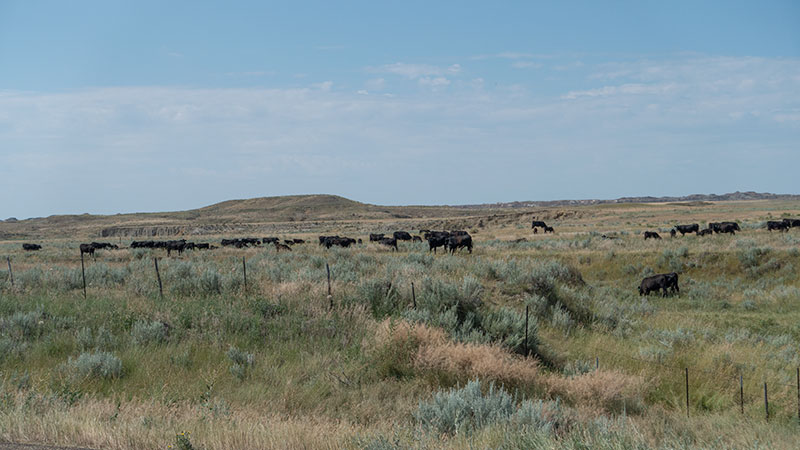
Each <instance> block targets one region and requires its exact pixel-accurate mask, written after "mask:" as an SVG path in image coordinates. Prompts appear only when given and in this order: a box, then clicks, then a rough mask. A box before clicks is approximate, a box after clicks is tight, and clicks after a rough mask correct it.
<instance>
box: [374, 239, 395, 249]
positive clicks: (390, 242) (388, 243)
mask: <svg viewBox="0 0 800 450" xmlns="http://www.w3.org/2000/svg"><path fill="white" fill-rule="evenodd" d="M378 243H379V244H381V245H386V246H388V247H392V249H393V250H394V251H398V248H397V239H395V238H390V237H385V238H381V240H379V241H378Z"/></svg>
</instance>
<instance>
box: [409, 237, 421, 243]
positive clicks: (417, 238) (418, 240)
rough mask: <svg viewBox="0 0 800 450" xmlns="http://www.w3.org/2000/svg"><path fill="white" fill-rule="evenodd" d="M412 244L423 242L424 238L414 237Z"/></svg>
mask: <svg viewBox="0 0 800 450" xmlns="http://www.w3.org/2000/svg"><path fill="white" fill-rule="evenodd" d="M411 242H422V238H421V237H419V236H414V237H413V238H411Z"/></svg>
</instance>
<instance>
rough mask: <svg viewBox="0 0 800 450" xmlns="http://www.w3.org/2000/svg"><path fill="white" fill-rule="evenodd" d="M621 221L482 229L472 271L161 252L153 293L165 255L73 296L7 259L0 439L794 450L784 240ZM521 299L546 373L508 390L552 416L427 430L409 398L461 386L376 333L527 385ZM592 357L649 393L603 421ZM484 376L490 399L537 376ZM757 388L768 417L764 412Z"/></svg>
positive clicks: (412, 258)
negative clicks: (644, 233)
mask: <svg viewBox="0 0 800 450" xmlns="http://www.w3.org/2000/svg"><path fill="white" fill-rule="evenodd" d="M703 208H706V207H705V206H703ZM654 209H656V208H646V210H645V211H643V212H639V213H638V214H639V215H638V216H637V212H636V208H627V209H626V211H628V212H626V214H629V215H630V217H625V218H624V219H622V220H623V222H625V221H631V222H633V223H639V222H641V220H643V216H645V215H646V216H648V217H647V218H646V219H645V220H647V221H652V222H662V220H661V219H660V216H658V211H654ZM678 209H682V210H687V209H694V208H685V207H683V208H678ZM698 209H699V208H698ZM600 210H601V211H603V213H604V214H605V212H606V211H609V208H608V207H607V206H604V207H603V208H601V209H600ZM654 214H655V216H654V217H649V216H653V215H654ZM686 214H689V213H688V212H687V213H686ZM687 219H689V218H687ZM663 222H668V220H666V219H664V220H663ZM578 225H580V223H577V224H572V226H574V227H578ZM616 227H617V228H616V231H617V235H618V236H620V239H616V240H606V239H602V238H601V237H600V236H599V234H601V233H592V232H589V231H588V230H589V229H591V227H587V231H585V232H574V233H564V234H556V235H554V236H547V237H540V236H537V237H536V238H535V239H531V240H529V241H527V242H521V243H512V242H510V241H511V240H512V239H510V238H506V237H505V236H508V234H509V233H511V234H514V233H516V234H517V235H520V236H528V237H530V235H529V232H530V231H529V230H527V229H518V228H515V227H514V226H513V225H509V226H508V227H505V228H503V227H498V228H496V229H493V230H490V231H491V234H492V235H495V236H504V237H503V238H493V239H487V240H481V239H480V238H477V239H476V241H477V245H476V247H475V250H474V253H473V254H472V255H468V254H466V253H464V254H456V255H436V256H434V255H432V254H429V253H428V252H427V249H426V247H425V246H424V245H420V244H416V245H413V244H406V245H402V244H401V251H400V252H398V253H393V252H389V251H387V250H385V249H383V248H380V247H378V246H371V245H365V246H361V247H357V248H353V249H332V250H330V251H328V250H324V249H322V248H320V247H318V246H317V245H315V244H307V245H302V246H296V247H295V249H294V251H293V252H291V253H276V252H275V251H274V249H272V248H270V247H268V248H265V249H245V250H232V249H219V250H216V251H213V252H196V253H192V252H187V253H186V254H185V255H184V256H183V257H181V258H172V259H166V258H163V259H161V261H160V264H159V265H160V269H161V278H162V281H163V283H164V298H161V297H160V296H159V293H158V287H157V282H156V279H155V272H154V268H153V264H152V257H153V256H161V257H163V255H161V254H159V253H158V252H151V251H136V252H132V251H129V250H118V251H110V252H99V254H98V258H97V261H96V262H95V261H93V260H87V261H86V264H87V267H86V273H87V281H88V296H87V298H86V299H84V298H83V291H82V284H81V283H80V278H79V277H80V262H79V261H76V260H75V258H74V257H71V256H70V255H71V254H72V250H71V249H72V248H73V247H75V246H76V243H69V242H60V243H58V244H54V245H49V246H46V248H45V249H44V250H43V251H42V252H41V253H38V254H23V253H22V252H21V251H19V250H17V249H16V244H12V243H5V244H0V250H2V251H5V252H8V253H10V254H11V255H12V262H13V264H14V265H15V273H14V278H15V287H14V288H11V286H10V283H9V279H8V274H7V270H0V286H1V287H0V429H3V430H12V431H6V432H0V440H29V439H44V440H60V441H62V442H60V443H63V444H74V445H87V446H96V447H103V448H152V447H154V446H166V445H167V444H169V443H175V439H176V438H175V436H176V434H177V433H180V432H181V431H183V430H189V431H191V432H192V434H191V443H192V445H193V446H195V448H226V446H225V443H226V442H234V441H236V439H244V440H243V441H241V442H246V443H247V444H244V443H243V444H242V445H245V446H246V445H250V446H256V447H258V446H261V447H274V448H280V447H281V445H280V442H278V441H276V440H275V439H276V438H275V436H276V435H275V434H272V435H271V434H270V432H269V431H268V430H269V429H270V428H263V427H262V428H260V427H258V426H253V427H251V428H246V427H245V428H240V427H244V424H256V423H258V421H259V420H261V421H265V423H269V424H271V425H270V427H271V429H272V430H278V431H275V433H278V435H280V436H284V437H285V438H286V439H289V441H286V442H293V443H295V444H297V445H298V446H299V445H306V446H308V447H314V448H316V447H320V448H322V447H325V446H326V445H327V444H326V441H323V440H322V439H321V438H320V435H321V434H325V433H327V435H328V436H330V438H331V439H332V440H331V441H330V442H335V443H336V444H335V446H345V447H348V446H349V447H370V448H405V447H415V446H421V447H443V448H466V447H469V446H472V447H478V448H484V447H492V448H495V447H503V448H531V447H537V446H538V447H540V448H552V447H554V446H555V447H563V448H580V446H581V445H583V446H584V447H591V448H651V447H659V446H661V447H664V448H668V447H698V448H715V447H716V448H731V447H735V448H749V447H750V445H749V443H751V442H754V441H755V439H753V438H752V437H753V436H758V441H759V442H760V443H761V445H762V446H768V447H774V448H792V447H793V445H794V443H795V441H796V431H797V430H796V427H797V417H796V407H797V404H796V399H797V397H796V390H795V387H794V384H793V383H794V382H795V378H794V377H795V374H796V372H795V370H796V368H797V367H798V366H800V354H798V352H797V349H798V348H800V325H798V324H800V309H798V306H799V305H800V272H799V271H798V269H800V252H799V251H798V243H800V236H798V234H797V231H796V230H792V232H790V233H780V234H779V233H772V234H770V233H767V232H764V231H753V230H748V229H747V228H746V227H743V228H744V229H745V231H744V232H742V233H740V234H738V235H737V236H733V237H732V236H711V237H706V238H699V237H696V236H686V237H684V238H676V239H670V238H669V237H666V238H665V239H663V240H662V241H660V242H652V241H644V240H643V239H642V238H641V234H640V232H639V231H638V230H631V229H629V228H628V227H630V226H629V225H617V226H616ZM612 228H614V227H612ZM605 231H606V230H604V232H605ZM479 236H480V235H479ZM242 256H245V258H246V264H247V272H248V290H247V295H245V292H244V286H243V283H242V277H241V257H242ZM325 263H329V264H330V267H331V272H332V280H333V302H334V305H335V307H334V309H333V310H329V308H328V300H327V298H326V294H327V286H326V282H325V279H326V274H325ZM3 269H4V267H3ZM671 271H678V272H680V286H681V294H680V295H678V296H670V297H666V298H662V297H660V296H655V295H654V296H650V297H647V298H642V297H640V296H639V295H638V292H637V291H636V287H637V286H638V283H639V281H640V280H641V278H642V277H644V276H646V275H648V274H652V273H663V272H671ZM412 282H413V283H414V284H415V294H416V303H417V309H416V310H412V309H411V305H412V302H413V300H412V293H411V283H412ZM526 305H528V306H529V307H530V310H531V317H530V321H529V325H530V327H529V328H530V329H529V341H528V348H530V349H532V351H533V353H534V354H536V355H538V356H539V358H540V359H541V361H542V366H541V367H539V368H538V369H536V370H538V371H539V372H538V373H539V374H540V375H538V377H539V378H537V379H535V380H533V381H530V384H526V383H527V382H519V381H515V382H514V384H513V386H512V385H509V386H507V389H508V391H507V392H508V395H509V396H511V397H510V398H512V399H513V402H514V404H515V405H520V404H522V402H525V401H527V402H529V403H525V404H526V405H531V404H532V403H530V402H531V401H533V402H537V401H539V400H542V401H544V402H555V401H558V402H559V403H558V405H559V406H558V412H557V414H556V412H555V411H556V410H555V409H554V408H555V407H549V408H550V409H549V410H548V409H547V408H545V410H547V411H550V412H547V411H545V412H543V411H542V410H537V412H536V414H537V416H536V421H535V423H537V424H539V425H537V427H534V428H532V427H524V426H519V425H513V424H510V423H507V422H504V421H505V420H506V419H503V420H501V421H496V422H492V423H487V424H486V425H485V426H481V427H473V428H470V429H471V430H472V431H471V432H470V433H468V434H469V436H466V435H462V434H459V433H455V434H454V435H451V436H449V437H447V438H445V439H443V438H441V436H440V434H441V433H432V432H429V431H425V429H424V428H425V427H421V426H420V420H419V417H420V416H419V413H418V412H417V410H418V407H419V405H420V402H423V403H424V402H429V401H431V399H432V398H434V396H435V395H436V394H437V393H439V392H449V391H448V390H449V389H451V388H453V389H457V388H458V387H459V386H458V385H462V386H463V384H464V383H467V382H468V381H469V377H467V376H466V375H463V374H459V373H458V372H448V371H447V370H449V369H442V368H439V369H435V370H434V369H431V368H426V366H420V365H419V364H417V363H415V358H416V357H417V356H416V355H417V353H415V352H417V351H418V349H419V348H420V347H419V345H420V343H417V344H413V345H410V346H409V345H406V344H402V345H400V344H398V345H399V346H395V347H392V346H386V347H382V346H383V345H386V343H385V342H383V343H382V342H381V341H379V339H377V338H376V336H378V333H377V331H376V330H378V329H379V327H380V325H379V324H380V323H381V322H382V321H384V320H387V319H388V320H391V321H396V322H400V321H409V322H414V323H420V324H424V325H426V326H427V327H430V328H431V329H436V330H441V332H442V336H443V339H444V340H445V341H446V343H436V344H435V345H450V346H454V347H453V348H456V349H457V348H461V349H478V348H480V349H482V350H481V352H482V353H481V354H482V355H486V354H496V355H505V356H503V358H510V360H513V361H517V363H516V364H518V365H517V366H513V365H511V366H509V369H508V370H520V369H519V367H523V366H524V365H525V364H532V363H526V362H525V360H524V359H523V358H522V356H521V355H520V354H521V353H522V349H523V348H524V346H523V345H522V340H523V339H524V312H525V306H526ZM398 342H399V341H398ZM423 344H424V343H423ZM427 344H430V345H433V343H427ZM458 346H462V347H458ZM470 351H471V350H470ZM464 352H467V350H464ZM467 353H468V352H467ZM467 353H463V354H467ZM447 354H448V353H446V352H444V353H442V355H447ZM475 354H477V353H475ZM93 355H94V356H93ZM97 355H104V356H99V357H98V356H97ZM92 358H95V359H97V361H95V359H92ZM113 358H119V361H120V362H121V367H120V368H119V370H118V371H117V368H116V366H115V365H114V359H113ZM595 361H599V365H600V368H601V369H602V370H603V371H608V372H603V373H604V374H605V375H603V376H608V377H612V378H613V377H614V376H617V375H618V377H619V379H620V380H621V381H620V383H622V384H624V383H628V381H627V380H630V382H631V383H633V382H634V381H635V380H638V381H635V383H637V384H636V386H641V391H637V392H639V393H638V394H635V395H634V394H625V395H633V396H627V397H620V399H621V401H622V404H621V406H614V407H613V408H606V407H600V406H598V405H596V404H592V403H590V402H586V403H584V402H583V400H581V399H585V398H591V396H592V395H595V394H592V392H594V391H592V389H599V390H600V391H598V392H597V393H596V395H609V396H613V392H610V391H609V392H606V391H605V390H610V389H612V387H610V385H609V386H606V385H605V384H602V383H601V384H600V385H595V384H591V383H594V382H590V381H591V380H589V379H588V378H586V377H585V376H584V375H581V374H585V373H586V372H587V371H588V372H589V374H591V372H592V371H593V370H594V364H595ZM95 363H97V364H95ZM106 363H108V364H109V365H108V366H104V365H103V364H106ZM96 367H100V369H95V368H96ZM103 367H106V368H107V369H108V370H105V369H103ZM441 367H446V365H442V366H441ZM512 367H517V369H512ZM686 367H688V368H689V374H690V394H691V395H690V416H691V418H690V419H688V420H687V419H685V418H684V416H685V406H684V402H685V397H684V395H685V393H684V372H683V369H684V368H686ZM481 370H484V369H481ZM482 373H486V374H487V375H486V377H488V378H486V379H484V380H482V381H484V382H485V384H484V387H486V386H488V385H489V383H492V382H495V383H498V380H500V379H509V380H510V379H514V380H529V378H524V377H526V376H528V375H519V376H521V377H522V378H514V377H516V376H517V375H515V374H509V377H508V378H504V377H505V374H502V373H500V372H498V371H497V370H495V371H494V372H492V371H489V370H488V369H487V370H485V371H484V372H482ZM492 373H494V374H495V375H491V374H492ZM106 374H109V375H108V376H106ZM615 374H617V375H615ZM740 374H741V375H743V377H744V389H745V405H744V407H745V417H744V418H743V417H741V414H740V412H739V405H738V389H739V388H738V386H739V384H738V383H739V378H738V377H739V375H740ZM493 376H494V377H497V378H494V379H493V378H491V377H493ZM582 377H583V378H582ZM599 379H601V378H599ZM764 382H766V383H767V384H768V386H769V394H770V413H771V421H770V422H769V423H764V421H763V419H762V417H763V383H764ZM556 385H558V386H566V387H564V388H556V387H554V386H556ZM498 387H500V386H499V385H498ZM637 389H639V387H637ZM440 395H443V394H440ZM473 397H474V395H473ZM609 398H611V397H609ZM504 401H505V400H504ZM629 401H630V402H629ZM628 402H629V403H628ZM536 404H537V405H540V406H541V404H540V403H536ZM547 404H548V405H550V403H547ZM504 408H506V410H508V405H506V406H504ZM528 408H530V406H528ZM126 411H127V412H126ZM509 411H510V410H509ZM506 412H508V411H506ZM103 414H105V415H103ZM115 414H116V415H115ZM415 414H416V416H415ZM443 414H444V413H443ZM504 414H505V413H504ZM510 414H511V413H508V414H506V415H505V416H503V417H511V415H510ZM531 414H533V413H531ZM548 414H551V415H548ZM552 414H556V415H555V416H552ZM450 416H452V415H450ZM450 416H448V417H450ZM556 416H557V417H556ZM110 417H114V418H113V420H112V419H110ZM415 417H417V419H415ZM556 418H557V419H558V420H556ZM550 419H553V420H554V421H551V420H550ZM526 420H533V419H530V418H529V419H526ZM531 423H533V422H531ZM554 423H558V424H562V423H563V424H568V425H563V426H562V425H558V426H553V424H554ZM543 424H544V425H543ZM512 425H513V426H512ZM456 428H457V427H455V428H453V427H450V428H448V429H456ZM715 430H718V431H715ZM37 433H38V434H37ZM42 433H44V434H42ZM281 433H283V434H281ZM37 435H38V436H39V437H37ZM121 435H124V437H125V438H124V439H115V436H116V437H117V438H119V436H121ZM270 436H272V437H270Z"/></svg>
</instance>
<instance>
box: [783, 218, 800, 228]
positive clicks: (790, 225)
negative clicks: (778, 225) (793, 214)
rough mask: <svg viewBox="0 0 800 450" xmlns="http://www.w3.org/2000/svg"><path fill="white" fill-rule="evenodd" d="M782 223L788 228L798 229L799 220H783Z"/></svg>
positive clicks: (799, 225)
mask: <svg viewBox="0 0 800 450" xmlns="http://www.w3.org/2000/svg"><path fill="white" fill-rule="evenodd" d="M782 222H783V223H785V224H786V226H787V227H788V228H794V227H800V219H783V220H782Z"/></svg>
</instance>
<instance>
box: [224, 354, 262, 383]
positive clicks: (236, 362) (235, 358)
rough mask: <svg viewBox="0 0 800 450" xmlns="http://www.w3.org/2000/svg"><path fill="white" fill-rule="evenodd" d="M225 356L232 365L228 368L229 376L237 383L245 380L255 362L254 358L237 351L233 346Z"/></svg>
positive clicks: (251, 355)
mask: <svg viewBox="0 0 800 450" xmlns="http://www.w3.org/2000/svg"><path fill="white" fill-rule="evenodd" d="M225 355H226V356H227V357H228V359H229V360H230V361H231V362H232V363H233V364H232V365H231V368H230V371H231V374H232V375H233V376H235V377H236V378H237V379H238V380H239V381H242V380H244V379H245V378H247V375H248V370H249V369H250V367H252V366H253V363H254V362H255V356H254V355H253V354H252V353H247V352H244V351H242V350H239V349H238V348H236V347H234V346H231V347H230V348H229V349H228V352H227V353H225Z"/></svg>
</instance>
